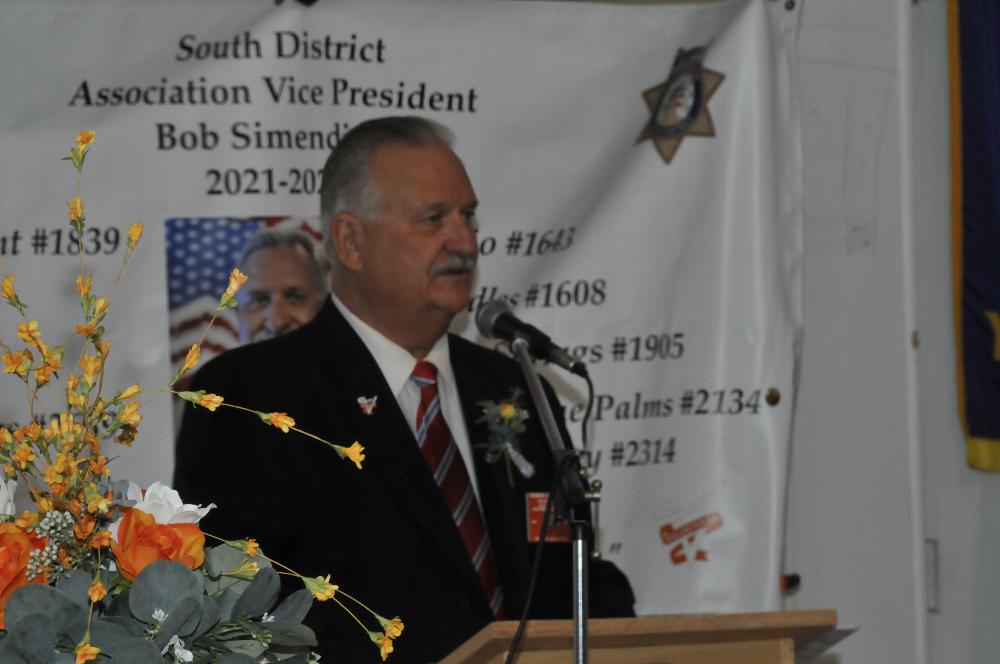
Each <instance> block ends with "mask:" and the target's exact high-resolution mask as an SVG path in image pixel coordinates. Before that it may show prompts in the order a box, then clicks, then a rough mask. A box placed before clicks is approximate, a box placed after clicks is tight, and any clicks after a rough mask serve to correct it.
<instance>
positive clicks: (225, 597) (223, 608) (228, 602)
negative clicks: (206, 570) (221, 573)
mask: <svg viewBox="0 0 1000 664" xmlns="http://www.w3.org/2000/svg"><path fill="white" fill-rule="evenodd" d="M239 598H240V594H239V593H238V592H236V591H235V590H234V589H232V588H227V589H226V590H224V591H223V592H222V594H221V595H219V596H218V597H217V598H216V599H215V603H216V604H217V605H218V607H219V620H220V621H221V622H224V623H227V622H229V621H230V620H232V617H233V607H234V606H235V605H236V600H238V599H239Z"/></svg>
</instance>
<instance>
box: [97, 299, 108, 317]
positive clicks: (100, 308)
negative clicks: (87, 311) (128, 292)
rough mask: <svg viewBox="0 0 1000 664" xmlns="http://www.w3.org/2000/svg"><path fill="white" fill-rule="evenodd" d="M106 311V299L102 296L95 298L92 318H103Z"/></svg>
mask: <svg viewBox="0 0 1000 664" xmlns="http://www.w3.org/2000/svg"><path fill="white" fill-rule="evenodd" d="M106 313H108V301H107V300H105V299H104V298H103V297H99V298H97V302H95V303H94V318H95V319H99V318H103V317H104V314H106Z"/></svg>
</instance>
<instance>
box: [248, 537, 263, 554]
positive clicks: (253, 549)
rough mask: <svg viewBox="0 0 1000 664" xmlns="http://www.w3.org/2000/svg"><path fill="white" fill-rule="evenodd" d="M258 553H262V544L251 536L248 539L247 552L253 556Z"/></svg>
mask: <svg viewBox="0 0 1000 664" xmlns="http://www.w3.org/2000/svg"><path fill="white" fill-rule="evenodd" d="M258 553H260V545H259V544H257V540H255V539H254V538H252V537H251V538H250V539H248V540H247V544H246V554H247V555H248V556H250V557H251V558H256V557H257V554H258Z"/></svg>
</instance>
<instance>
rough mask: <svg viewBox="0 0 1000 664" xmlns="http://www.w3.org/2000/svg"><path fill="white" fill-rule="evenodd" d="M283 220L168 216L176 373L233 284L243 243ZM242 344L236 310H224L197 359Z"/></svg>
mask: <svg viewBox="0 0 1000 664" xmlns="http://www.w3.org/2000/svg"><path fill="white" fill-rule="evenodd" d="M282 219H284V217H256V218H249V219H237V218H230V217H220V218H205V217H184V218H177V219H167V221H166V224H165V226H166V233H167V243H166V244H167V299H168V301H169V303H170V364H171V369H172V371H173V372H176V371H177V370H178V369H180V367H181V363H182V362H183V361H184V357H185V356H186V355H187V351H188V349H189V348H190V347H191V344H193V343H196V342H197V341H198V340H199V339H201V335H202V333H203V332H204V331H205V326H206V325H208V322H209V321H210V320H211V319H212V312H213V311H215V307H216V305H218V303H219V298H220V297H221V296H222V293H223V292H224V291H225V290H226V286H228V285H229V273H230V271H231V270H232V269H233V268H234V267H236V264H237V262H238V261H239V258H240V253H241V252H242V251H243V245H244V244H245V243H246V241H247V240H248V239H249V238H250V237H252V236H253V235H254V233H256V232H257V231H258V230H259V229H260V228H261V227H262V226H265V225H269V226H271V225H275V224H277V223H279V222H280V221H281V220H282ZM238 345H239V326H238V324H237V322H236V312H235V310H233V309H226V310H225V311H223V312H222V313H220V314H219V316H218V317H217V318H216V319H215V323H213V324H212V327H211V329H210V330H209V331H208V334H207V335H206V336H205V339H204V341H202V344H201V359H200V362H199V364H203V363H204V362H206V361H208V360H209V359H211V358H212V357H215V356H216V355H218V354H219V353H221V352H223V351H225V350H227V349H229V348H233V347H234V346H238ZM185 378H188V377H185ZM183 382H185V383H186V382H187V381H186V380H184V381H183Z"/></svg>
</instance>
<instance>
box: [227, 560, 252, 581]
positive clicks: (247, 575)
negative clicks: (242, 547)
mask: <svg viewBox="0 0 1000 664" xmlns="http://www.w3.org/2000/svg"><path fill="white" fill-rule="evenodd" d="M259 571H260V565H258V564H257V563H255V562H252V561H249V560H246V559H244V560H241V561H240V564H239V565H237V566H236V567H235V568H234V569H231V570H229V571H228V572H225V576H229V577H232V578H234V579H243V580H244V581H252V580H253V578H254V577H255V576H257V572H259Z"/></svg>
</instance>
